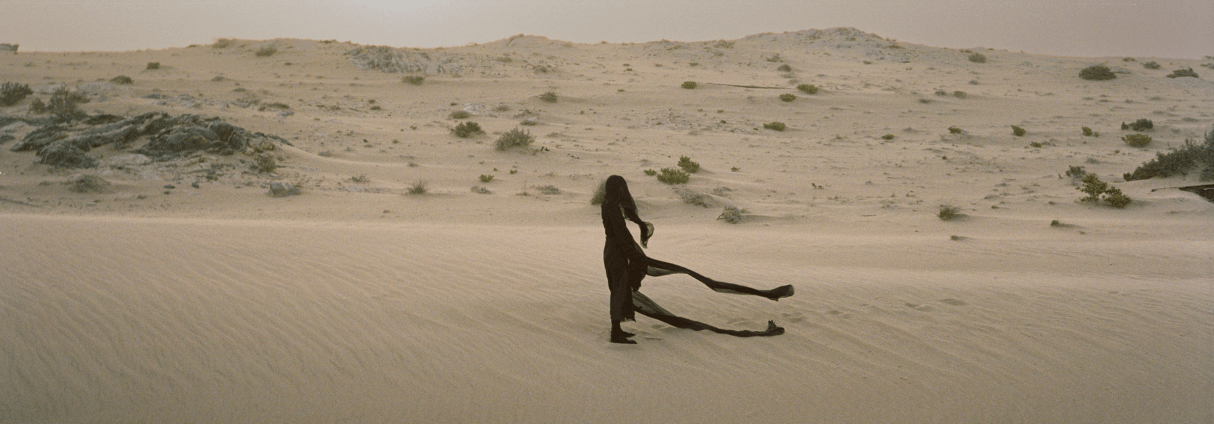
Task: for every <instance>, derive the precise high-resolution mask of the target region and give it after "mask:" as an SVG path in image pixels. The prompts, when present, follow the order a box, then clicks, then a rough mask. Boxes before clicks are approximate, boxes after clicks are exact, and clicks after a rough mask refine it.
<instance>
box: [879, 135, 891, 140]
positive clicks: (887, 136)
mask: <svg viewBox="0 0 1214 424" xmlns="http://www.w3.org/2000/svg"><path fill="white" fill-rule="evenodd" d="M881 139H882V140H893V139H894V135H893V134H886V135H883V136H881Z"/></svg>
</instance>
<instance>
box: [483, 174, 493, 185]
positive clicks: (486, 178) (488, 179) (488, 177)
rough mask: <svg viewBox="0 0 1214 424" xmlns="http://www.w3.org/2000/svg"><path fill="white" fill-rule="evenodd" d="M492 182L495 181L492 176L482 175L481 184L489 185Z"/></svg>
mask: <svg viewBox="0 0 1214 424" xmlns="http://www.w3.org/2000/svg"><path fill="white" fill-rule="evenodd" d="M490 181H493V175H490V174H481V182H482V183H488V182H490Z"/></svg>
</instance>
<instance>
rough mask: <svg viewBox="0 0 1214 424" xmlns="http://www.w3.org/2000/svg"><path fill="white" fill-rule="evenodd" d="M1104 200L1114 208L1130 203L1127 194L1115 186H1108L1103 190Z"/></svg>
mask: <svg viewBox="0 0 1214 424" xmlns="http://www.w3.org/2000/svg"><path fill="white" fill-rule="evenodd" d="M1104 201H1105V203H1108V204H1109V205H1111V206H1113V207H1115V208H1124V207H1126V205H1128V204H1130V202H1131V200H1130V197H1129V196H1126V195H1125V194H1122V193H1121V189H1119V188H1117V187H1109V188H1108V189H1107V190H1105V191H1104Z"/></svg>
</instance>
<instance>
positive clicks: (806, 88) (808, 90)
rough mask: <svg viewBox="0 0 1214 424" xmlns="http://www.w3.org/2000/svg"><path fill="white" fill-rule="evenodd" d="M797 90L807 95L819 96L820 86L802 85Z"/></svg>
mask: <svg viewBox="0 0 1214 424" xmlns="http://www.w3.org/2000/svg"><path fill="white" fill-rule="evenodd" d="M797 89H798V90H801V92H802V93H805V94H817V93H818V86H816V85H813V84H800V85H798V86H797Z"/></svg>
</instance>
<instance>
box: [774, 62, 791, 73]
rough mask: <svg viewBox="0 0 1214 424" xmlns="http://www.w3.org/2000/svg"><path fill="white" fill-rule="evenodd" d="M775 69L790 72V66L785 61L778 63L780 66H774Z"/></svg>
mask: <svg viewBox="0 0 1214 424" xmlns="http://www.w3.org/2000/svg"><path fill="white" fill-rule="evenodd" d="M776 70H777V71H780V72H792V67H791V66H788V64H787V63H785V64H783V65H780V67H778V68H776Z"/></svg>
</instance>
